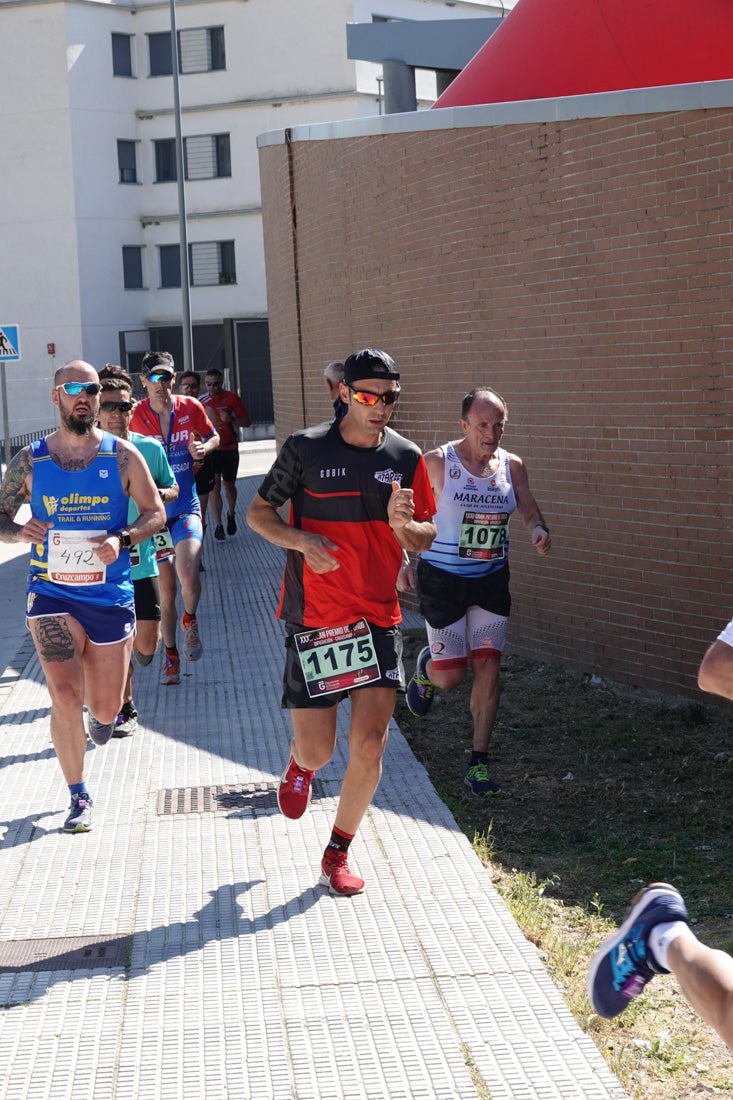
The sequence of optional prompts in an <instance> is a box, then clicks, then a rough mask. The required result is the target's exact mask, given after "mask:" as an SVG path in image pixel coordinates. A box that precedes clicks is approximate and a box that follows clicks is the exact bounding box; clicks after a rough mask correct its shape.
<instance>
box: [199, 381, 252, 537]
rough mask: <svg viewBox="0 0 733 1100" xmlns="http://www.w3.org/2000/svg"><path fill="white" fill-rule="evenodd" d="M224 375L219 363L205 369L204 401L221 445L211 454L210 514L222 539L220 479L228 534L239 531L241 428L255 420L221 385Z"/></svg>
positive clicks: (215, 532)
mask: <svg viewBox="0 0 733 1100" xmlns="http://www.w3.org/2000/svg"><path fill="white" fill-rule="evenodd" d="M223 381H224V375H223V374H222V373H221V371H220V370H219V368H218V367H212V368H211V370H207V372H206V393H205V394H204V395H203V396H202V398H201V404H202V405H203V406H204V408H205V409H206V412H207V413H208V414H209V416H210V417H211V422H212V424H213V425H214V427H215V429H216V431H217V432H218V433H219V447H218V449H217V450H216V451H215V452H214V454H213V455H212V458H211V463H212V466H213V468H214V474H215V482H214V488H213V489H212V490H211V514H212V515H213V517H214V538H215V539H217V540H218V541H219V542H221V541H222V540H223V539H224V538H225V537H226V536H225V534H224V524H223V523H222V521H221V518H222V517H221V483H222V482H224V492H225V494H226V498H227V535H236V533H237V520H236V516H235V509H236V507H237V471H238V469H239V428H248V427H249V425H250V424H251V423H252V421H251V419H250V415H249V412H248V411H247V406H246V405H245V404H244V402H243V401H242V398H241V397H240V396H239V395H238V394H236V393H234V391H233V390H225V389H223V388H222V383H223Z"/></svg>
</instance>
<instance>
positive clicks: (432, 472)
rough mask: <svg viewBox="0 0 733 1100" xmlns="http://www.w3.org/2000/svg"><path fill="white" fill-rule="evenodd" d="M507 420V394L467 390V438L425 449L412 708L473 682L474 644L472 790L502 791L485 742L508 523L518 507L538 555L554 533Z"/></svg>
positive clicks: (494, 697) (502, 615)
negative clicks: (426, 492) (419, 633)
mask: <svg viewBox="0 0 733 1100" xmlns="http://www.w3.org/2000/svg"><path fill="white" fill-rule="evenodd" d="M506 420H507V407H506V402H505V401H504V399H503V397H500V396H499V394H498V393H495V392H494V391H493V390H490V389H488V388H487V387H485V386H481V387H478V388H476V389H474V390H472V391H471V393H468V394H466V396H465V397H464V399H463V405H462V408H461V422H460V423H461V429H462V431H463V433H464V434H463V439H457V440H455V441H454V442H453V443H447V444H446V445H445V446H444V447H438V448H436V449H435V450H434V451H429V452H428V453H427V454H426V455H425V463H426V465H427V468H428V474H429V477H430V484H431V486H432V489H433V493H434V495H435V500H436V502H437V505H438V511H437V514H436V516H435V524H436V527H437V528H438V534H437V536H436V538H435V540H434V542H433V544H432V546H431V547H430V548H429V550H427V551H423V552H422V553H421V554H420V561H419V563H418V569H417V580H418V588H419V591H420V610H421V611H422V613H423V615H424V616H425V624H426V629H427V634H428V643H429V644H428V645H427V646H425V648H424V649H422V650H421V651H420V653H419V654H418V658H417V668H416V669H415V673H414V675H413V677H412V679H411V680H410V683H409V684H408V685H407V705H408V707H409V708H410V710H411V711H412V713H413V714H415V715H417V716H418V717H422V716H423V715H425V714H427V712H428V710H429V708H430V704H431V703H432V700H433V693H434V690H435V688H436V687H439V688H442V689H443V690H444V691H450V690H451V688H454V687H457V686H458V684H460V683H462V682H463V681H464V680H465V678H466V671H467V668H468V655H467V641H468V648H469V649H470V655H471V665H472V669H473V686H472V689H471V715H472V717H473V753H472V755H471V757H470V759H469V761H468V764H467V765H466V777H465V783H466V786H467V787H469V788H470V789H471V791H472V792H473V794H476V795H490V794H496V793H497V792H498V791H499V789H500V788H499V786H498V784H497V783H495V782H494V780H493V779H491V778H490V777H489V772H488V748H489V740H490V738H491V733H492V730H493V728H494V723H495V721H496V712H497V709H498V707H499V661H500V659H501V654H502V650H503V649H504V640H505V636H506V628H507V620H508V618H509V608H510V606H511V597H510V595H509V520H510V517H511V515H512V513H513V512H514V511H516V510H518V511H519V514H520V516H521V517H522V520H523V521H524V524H525V526H526V527H528V528H529V529H530V531H531V532H532V545H533V546H534V548H535V550H536V551H537V553H538V554H547V553H549V551H550V545H551V539H550V532H549V530H548V529H547V524H546V523H545V521H544V519H543V517H542V513H541V512H540V509H539V507H538V505H537V501H536V500H535V498H534V496H533V495H532V492H531V490H530V487H529V478H528V476H527V468H526V466H525V465H524V463H523V462H522V460H521V458H520V457H519V456H518V455H514V454H509V452H508V451H505V450H504V449H503V448H502V447H500V446H499V444H500V442H501V437H502V435H503V432H504V427H505V425H506Z"/></svg>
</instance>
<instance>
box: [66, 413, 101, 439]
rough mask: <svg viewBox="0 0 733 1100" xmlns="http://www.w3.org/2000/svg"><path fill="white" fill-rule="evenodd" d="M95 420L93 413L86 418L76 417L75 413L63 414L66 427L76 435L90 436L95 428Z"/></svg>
mask: <svg viewBox="0 0 733 1100" xmlns="http://www.w3.org/2000/svg"><path fill="white" fill-rule="evenodd" d="M95 419H96V417H95V414H94V413H93V412H90V413H87V414H86V416H74V415H73V413H65V412H63V411H62V412H61V420H62V421H63V424H64V427H65V428H68V430H69V431H70V432H72V433H73V434H74V435H89V433H90V432H91V430H92V428H93V427H94V421H95Z"/></svg>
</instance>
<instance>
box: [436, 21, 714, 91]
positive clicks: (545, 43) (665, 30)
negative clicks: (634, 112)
mask: <svg viewBox="0 0 733 1100" xmlns="http://www.w3.org/2000/svg"><path fill="white" fill-rule="evenodd" d="M731 77H733V2H732V0H519V3H518V4H517V6H516V7H515V8H514V9H513V11H511V12H510V13H509V15H508V16H507V17H506V19H505V20H504V22H503V23H502V24H501V26H500V27H499V28H498V29H497V30H496V31H495V32H494V34H492V36H491V38H489V40H488V41H487V42H486V44H485V45H484V46H482V48H481V49H480V50H479V52H478V53H477V54H476V56H475V57H473V58H472V59H471V61H469V63H468V65H467V66H466V68H465V69H463V71H462V72H461V73H459V75H458V76H457V77H456V79H455V80H454V81H453V83H452V84H451V85H450V86H449V87H448V88H447V89H446V91H445V92H444V93H443V94H442V95H441V96H440V98H439V99H438V100H437V101H436V103H435V104H434V105H433V106H434V107H466V106H469V105H472V104H476V103H505V102H508V101H510V100H522V99H548V98H550V97H554V96H566V95H583V94H587V93H590V92H609V91H615V90H618V89H621V88H650V87H660V86H662V85H665V84H690V83H694V82H696V81H702V80H724V79H728V78H731Z"/></svg>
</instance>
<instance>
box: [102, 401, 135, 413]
mask: <svg viewBox="0 0 733 1100" xmlns="http://www.w3.org/2000/svg"><path fill="white" fill-rule="evenodd" d="M133 405H134V402H133V401H101V402H100V404H99V410H100V412H103V413H113V412H121V413H129V412H130V411H131V410H132V408H133Z"/></svg>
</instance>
